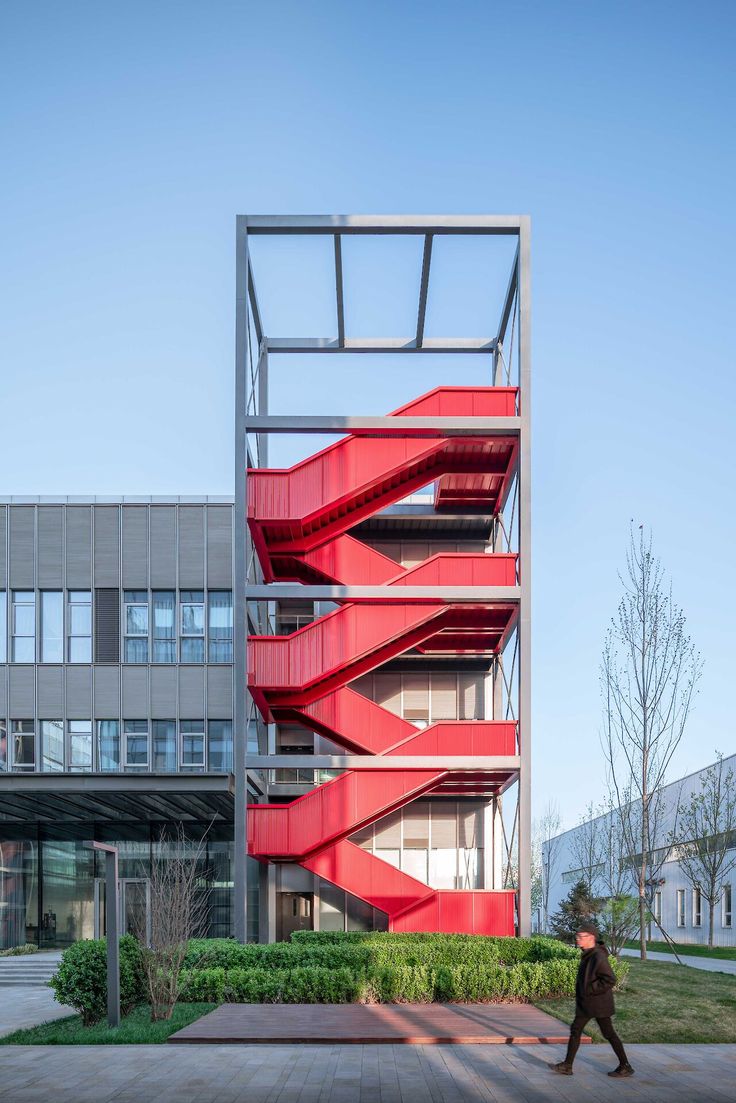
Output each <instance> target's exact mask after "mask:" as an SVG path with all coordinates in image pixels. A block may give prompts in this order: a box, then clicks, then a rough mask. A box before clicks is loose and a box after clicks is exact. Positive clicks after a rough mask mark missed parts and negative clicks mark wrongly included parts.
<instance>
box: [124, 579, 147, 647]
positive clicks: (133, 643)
mask: <svg viewBox="0 0 736 1103" xmlns="http://www.w3.org/2000/svg"><path fill="white" fill-rule="evenodd" d="M124 600H125V613H124V618H123V623H124V626H125V650H124V656H125V658H124V662H126V663H147V662H148V593H147V591H146V590H126V591H125V595H124Z"/></svg>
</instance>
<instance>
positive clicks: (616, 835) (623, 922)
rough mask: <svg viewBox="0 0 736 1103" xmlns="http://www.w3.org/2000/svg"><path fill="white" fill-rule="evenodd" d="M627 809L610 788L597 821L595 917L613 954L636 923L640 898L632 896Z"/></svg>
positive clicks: (632, 883) (634, 927)
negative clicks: (597, 899)
mask: <svg viewBox="0 0 736 1103" xmlns="http://www.w3.org/2000/svg"><path fill="white" fill-rule="evenodd" d="M628 812H629V810H628V807H627V805H626V804H624V805H623V806H622V805H620V804H619V803H618V800H617V798H616V796H615V793H613V792H610V791H609V793H608V796H607V798H606V800H605V801H604V803H603V804H602V805H601V807H600V808H599V809H598V818H597V820H596V826H597V829H598V834H599V845H600V849H599V851H598V853H599V855H600V859H601V860H600V866H599V874H598V880H597V884H598V886H599V890H600V892H601V896H602V902H601V905H600V909H599V912H598V915H597V920H598V925H599V927H600V930H601V934H602V935H603V937H604V939H605V942H606V946H607V947H608V949H609V950H610V952H611V953H612V954H615V955H616V956H618V954H619V953H620V951H621V948H622V947H623V945H624V943H625V942H626V941H627V939H629V938H631V937H632V936H633V934H634V932H635V931H636V929H637V927H638V925H639V901H638V899H637V898H635V897H634V896H632V895H631V890H632V888H633V887H634V885H635V881H634V879H633V877H632V863H631V857H630V854H629V852H628V850H627V845H626V838H627V835H628V832H627V830H626V827H625V819H626V817H627V815H628Z"/></svg>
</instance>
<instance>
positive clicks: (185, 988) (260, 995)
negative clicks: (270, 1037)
mask: <svg viewBox="0 0 736 1103" xmlns="http://www.w3.org/2000/svg"><path fill="white" fill-rule="evenodd" d="M359 987H360V986H359V983H358V980H357V978H356V976H355V974H354V973H352V972H351V971H350V970H349V969H345V968H339V969H326V968H322V967H319V966H301V967H297V968H294V969H261V968H250V969H238V968H235V969H222V968H213V969H192V970H189V971H187V972H185V973H184V974H183V975H182V987H181V994H182V999H186V1000H191V1001H197V1002H204V1003H217V1002H221V1001H223V1000H227V1001H229V1002H231V1003H352V1002H354V1001H355V1000H356V999H357V997H358V994H359Z"/></svg>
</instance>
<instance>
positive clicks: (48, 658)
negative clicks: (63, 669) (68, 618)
mask: <svg viewBox="0 0 736 1103" xmlns="http://www.w3.org/2000/svg"><path fill="white" fill-rule="evenodd" d="M41 662H42V663H63V662H64V596H63V594H62V592H61V590H43V591H42V593H41Z"/></svg>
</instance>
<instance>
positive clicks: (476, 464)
mask: <svg viewBox="0 0 736 1103" xmlns="http://www.w3.org/2000/svg"><path fill="white" fill-rule="evenodd" d="M295 234H296V235H299V234H306V235H314V234H320V235H327V236H329V237H331V238H332V240H333V245H334V259H335V268H334V271H335V305H336V321H337V327H336V328H337V335H336V336H335V337H323V338H297V339H295V338H283V337H275V336H271V335H269V334H267V333H266V332H265V330H264V325H263V321H262V317H263V316H262V314H261V310H260V308H259V302H258V296H257V292H256V284H255V279H254V273H253V263H252V258H251V255H250V250H249V239H250V238H252V237H254V236H257V235H295ZM355 234H358V235H386V234H392V235H414V236H416V235H419V236H421V237H422V238H423V262H422V271H421V279H420V285H419V288H418V291H417V303H418V308H417V324H416V330H415V332H414V333H413V334H412V335H411V336H399V337H383V338H360V337H351V336H348V335H346V331H345V314H344V295H343V264H342V240H343V237H345V236H347V235H355ZM448 234H451V235H466V236H487V235H492V236H499V235H503V236H506V237H508V236H511V237H513V238H515V239H516V242H517V247H516V252H515V256H514V260H513V264H512V267H511V272H510V276H509V280H508V286H507V289H506V292H505V295H504V296H503V300H502V301H501V302H500V303H499V304H498V310H499V321H498V324H497V328H496V332H495V334H494V335H493V336H484V337H453V338H446V339H445V338H428V337H426V336H425V332H424V331H425V320H426V311H427V293H428V287H429V281H430V271H431V265H432V248H433V242H434V241H435V239H436V238H437V237H439V236H442V235H448ZM529 238H530V224H529V219H528V217H526V216H468V217H465V216H435V217H432V216H306V217H302V216H295V217H284V216H273V217H272V216H239V217H238V219H237V225H236V387H235V408H236V409H235V537H234V540H235V547H234V565H235V579H234V616H235V620H234V623H235V635H234V662H235V672H234V688H235V708H234V724H233V738H234V768H235V896H234V908H235V932H234V933H235V936H236V938H238V939H239V940H241V941H244V940H245V938H246V930H247V927H246V901H247V893H246V858H247V855H248V846H247V845H246V840H247V842H248V845H249V847H250V852H251V854H252V855H253V856H254V857H257V858H259V859H260V860H261V861H263V862H280V861H292V862H298V863H299V864H300V865H302V866H303V867H305V868H306V869H308V870H310V871H312V872H313V873H315V874H318V875H319V876H320V877H323V878H324V879H325V880H327V881H331V882H332V883H334V884H337V885H340V886H341V887H343V888H344V889H345V890H346V891H348V892H350V893H351V894H353V895H355V896H358V897H360V898H361V899H363V900H365V901H367V902H368V903H369V904H372V905H373V906H374V907H375V908H378V909H380V910H382V911H384V912H385V913H386V914H387V916H388V923H389V926H390V928H392V929H396V930H402V929H403V930H423V929H426V930H458V931H468V932H476V933H506V934H509V933H513V931H514V929H515V930H516V931H517V933H519V934H522V935H523V934H528V933H529V932H530V926H531V922H530V842H531V840H530V835H531V816H530V765H531V754H530V650H531V649H530V642H531V641H530V626H531V625H530V528H531V525H530V409H529V405H530V366H531V365H530V361H531V355H530V271H529V266H530V258H529V249H530V241H529ZM294 353H300V354H307V353H309V354H314V355H315V356H317V357H318V359H319V358H320V357H323V356H325V355H327V354H330V353H356V354H360V353H363V354H380V353H392V354H393V353H402V354H408V353H411V354H414V355H420V356H421V355H425V356H426V355H429V354H433V353H435V354H436V353H448V354H463V355H475V356H483V357H486V358H487V360H488V362H489V374H488V379H489V386H484V387H441V388H438V389H436V390H435V391H432V392H429V393H428V394H426V395H423V396H421V397H420V398H418V399H416V400H415V401H414V402H411V403H409V404H407V405H406V406H404V407H402V408H400V409H399V410H395V411H394V412H393V413H391V414H386V415H384V416H360V415H356V416H348V417H344V416H333V415H331V414H330V413H329V412H326V413H325V414H324V415H321V416H306V415H302V416H294V415H291V416H282V415H279V414H275V413H274V414H272V413H269V386H268V370H269V359H270V358H272V357H274V356H277V355H288V354H294ZM274 433H300V434H301V433H306V434H315V433H320V434H324V433H328V434H335V435H336V436H338V438H339V439H338V440H337V441H336V443H335V444H334V445H333V446H331V447H330V448H328V449H325V450H323V452H321V453H318V454H317V455H316V456H313V457H310V458H309V459H308V460H306V461H304V462H303V463H302V464H298V465H295V467H294V468H292V469H290V470H289V471H286V472H283V471H278V470H273V469H269V468H268V442H269V437H270V435H271V434H274ZM431 481H433V482H434V485H435V508H436V509H438V510H442V509H448V508H453V509H455V510H456V511H457V512H462V511H463V509H469V510H470V512H476V513H477V512H479V511H483V512H485V513H487V514H488V515H489V518H490V531H489V535H488V545H489V546H488V551H489V552H490V554H484V555H478V554H476V555H468V554H462V553H455V554H446V555H435V556H433V557H431V558H430V559H428V560H426V561H425V562H424V563H420V564H418V565H417V566H416V567H415V568H413V569H409V570H407V569H403V568H401V567H399V566H398V565H397V564H396V563H393V562H389V561H388V560H387V559H386V557H385V556H383V555H381V554H380V553H379V552H378V551H375V550H374V549H372V548H371V547H370V546H367V545H366V544H364V543H363V542H362V541H360V540H356V539H355V538H354V536H351V535H350V533H349V530H350V529H353V528H354V526H355V525H356V524H358V523H359V522H360V521H361V520H362V519H363V518H365V517H369V516H373V515H376V513H377V512H380V511H381V510H383V509H385V508H386V506H387V505H390V503H396V502H398V501H400V500H401V499H402V498H404V497H405V496H406V495H407V494H408V493H410V492H411V491H412V489H415V488H418V487H419V486H424V485H426V484H428V483H429V482H431ZM294 600H302V601H308V602H314V603H320V602H330V603H337V606H338V607H337V608H336V609H335V610H334V611H333V612H331V613H329V614H327V615H326V616H319V615H318V617H317V619H316V621H315V622H314V623H312V624H311V625H309V626H308V627H305V628H302V629H301V630H299V631H297V632H296V633H294V634H292V635H287V636H278V635H274V634H273V611H274V609H275V608H276V604H275V603H287V604H288V602H289V601H294ZM315 607H316V608H317V611H318V613H319V605H318V604H317V605H316V606H315ZM409 649H418V650H419V651H420V652H422V651H424V652H426V653H428V654H433V653H443V654H447V653H458V654H464V653H467V652H469V651H478V652H481V653H483V654H488V655H490V656H491V660H490V663H491V665H490V669H491V676H492V706H491V709H490V711H492V716H493V719H492V720H486V721H478V720H471V721H468V722H455V723H454V724H453V723H445V724H443V723H437V724H433V725H432V726H430V727H429V728H427V729H425V730H423V731H422V730H417V729H416V728H414V727H412V725H411V724H409V723H407V722H406V721H405V720H402V719H401V718H400V717H397V716H394V715H393V714H391V713H387V711H386V710H385V709H383V708H381V707H380V706H379V705H377V704H374V703H373V702H369V701H368V700H366V699H365V698H363V697H360V696H359V694H357V693H355V692H354V691H353V690H351V689H350V688H349V687H348V683H349V682H350V681H352V680H353V679H354V678H356V677H358V676H359V675H360V674H362V673H364V672H365V671H368V670H371V669H375V668H376V667H378V666H379V665H380V664H382V663H384V662H386V661H387V660H390V659H391V658H393V657H395V656H397V655H401V654H404V653H406V652H407V651H408V650H409ZM282 721H291V722H296V723H298V724H301V725H303V726H304V727H306V728H311V730H312V731H314V732H318V733H319V732H321V733H325V734H327V735H328V736H329V737H330V738H331V739H333V740H334V741H335V742H337V743H339V744H341V745H342V747H344V748H345V752H346V753H344V754H340V755H334V754H332V755H315V754H312V755H308V756H301V757H295V756H293V755H288V756H287V755H279V754H277V753H275V750H276V748H275V745H274V741H273V735H272V733H273V731H274V725H275V724H276V723H279V722H282ZM249 729H250V730H251V731H258V733H259V738H258V742H259V753H258V754H249V755H248V760H247V761H246V750H247V747H248V732H249ZM280 767H297V768H302V767H303V768H305V769H309V768H327V769H332V770H339V771H342V772H341V773H340V774H339V776H337V777H336V778H334V780H332V781H330V782H328V783H327V784H323V785H321V786H319V787H317V788H316V789H313V790H312V791H311V792H310V793H307V794H305V795H304V796H302V797H300V798H299V799H298V800H296V801H293V802H292V803H290V804H286V805H284V804H268V803H258V804H251V806H250V810H248V785H249V783H250V787H251V794H252V795H255V798H256V799H258V798H259V797H262V798H263V800H266V799H267V796H268V776H269V775H268V771H270V770H272V769H277V768H280ZM514 782H518V785H517V790H516V791H517V802H516V807H515V811H514V815H513V818H512V819H509V818H508V816H504V815H501V816H500V817H499V835H500V836H502V838H503V849H504V855H503V885H504V886H506V885H509V884H511V885H513V889H514V891H511V890H510V889H505V890H504V889H499V888H498V886H496V887H495V891H494V892H488V891H482V890H469V891H465V892H462V891H459V890H434V889H431V888H430V887H429V886H427V885H423V884H420V883H419V882H418V881H416V880H415V879H413V878H411V877H407V875H406V874H404V873H402V872H401V871H399V870H397V869H394V868H393V867H392V866H389V865H388V864H387V863H386V862H384V861H382V860H381V859H379V858H376V857H375V856H373V855H368V854H366V853H365V852H364V851H361V850H360V848H359V847H357V846H355V845H354V843H351V842H350V841H349V836H350V834H351V833H353V832H355V831H358V830H359V829H360V828H362V827H365V825H366V824H370V823H372V822H375V821H376V820H378V819H380V817H381V816H383V815H385V814H386V813H387V812H389V811H391V810H393V809H396V808H400V807H402V805H405V804H407V802H409V801H411V800H413V799H416V797H417V796H420V795H423V794H426V793H440V794H441V793H462V794H491V793H493V794H495V795H496V798H497V802H498V803H499V805H500V799H499V797H500V794H501V793H502V792H503V791H504V790H505V789H506V788H507V787H508V786H509V785H510V784H512V783H514ZM514 871H516V872H514ZM514 880H515V884H514ZM514 898H515V899H514ZM514 903H515V908H514ZM272 905H273V901H269V900H268V899H266V900H265V901H263V902H262V905H261V906H262V909H267V908H268V907H269V906H272ZM514 911H515V916H514Z"/></svg>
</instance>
